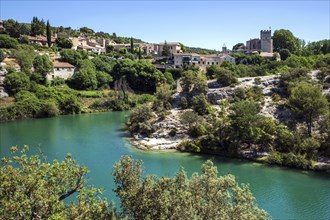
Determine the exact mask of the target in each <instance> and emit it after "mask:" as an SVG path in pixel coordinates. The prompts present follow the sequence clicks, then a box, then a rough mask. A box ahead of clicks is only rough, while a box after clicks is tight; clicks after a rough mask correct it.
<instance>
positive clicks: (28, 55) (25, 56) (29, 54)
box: [14, 45, 36, 73]
mask: <svg viewBox="0 0 330 220" xmlns="http://www.w3.org/2000/svg"><path fill="white" fill-rule="evenodd" d="M14 56H15V58H16V60H17V63H18V65H19V66H20V67H21V71H22V72H25V73H31V68H32V64H33V60H34V57H35V56H36V53H35V52H34V50H33V48H32V47H30V46H27V45H26V46H25V47H21V48H20V49H18V50H16V51H15V52H14Z"/></svg>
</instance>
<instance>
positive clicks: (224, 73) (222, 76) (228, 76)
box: [217, 68, 238, 86]
mask: <svg viewBox="0 0 330 220" xmlns="http://www.w3.org/2000/svg"><path fill="white" fill-rule="evenodd" d="M217 82H218V83H219V84H221V85H222V86H230V85H233V84H236V83H237V82H238V80H237V77H235V76H234V74H233V72H232V71H230V70H227V69H224V68H220V69H219V71H218V72H217Z"/></svg>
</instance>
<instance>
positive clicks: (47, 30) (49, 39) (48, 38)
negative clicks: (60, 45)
mask: <svg viewBox="0 0 330 220" xmlns="http://www.w3.org/2000/svg"><path fill="white" fill-rule="evenodd" d="M46 36H47V44H48V47H51V46H52V31H51V30H50V24H49V20H48V21H47V26H46Z"/></svg>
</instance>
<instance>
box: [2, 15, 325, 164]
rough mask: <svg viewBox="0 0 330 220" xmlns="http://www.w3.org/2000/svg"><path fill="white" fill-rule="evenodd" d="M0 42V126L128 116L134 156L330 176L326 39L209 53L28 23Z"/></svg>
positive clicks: (278, 33)
mask: <svg viewBox="0 0 330 220" xmlns="http://www.w3.org/2000/svg"><path fill="white" fill-rule="evenodd" d="M0 33H1V34H0V61H1V69H0V90H1V91H0V104H1V107H0V113H1V114H0V121H10V120H18V119H25V118H42V117H54V116H57V115H64V114H80V113H91V112H100V111H126V110H130V114H129V116H128V121H127V124H126V126H127V127H126V128H127V131H129V132H130V134H131V136H132V138H131V139H130V140H131V142H132V143H133V144H135V145H136V146H137V147H139V148H143V149H146V150H164V149H176V150H181V151H189V152H194V153H211V154H220V155H225V156H229V157H243V158H248V159H251V160H256V161H259V162H265V163H270V164H278V165H285V166H291V167H299V168H302V169H319V170H327V169H329V161H330V160H329V156H330V146H329V143H330V139H329V138H330V135H329V133H330V132H329V131H330V130H329V129H330V120H329V117H330V115H329V99H330V95H329V88H330V68H329V67H330V40H329V39H325V40H320V41H316V42H309V43H308V44H306V42H304V41H303V40H301V39H299V38H298V37H295V36H294V35H293V33H292V32H291V31H290V30H285V29H280V30H275V31H274V33H272V31H271V30H261V31H260V37H259V38H253V39H249V40H247V39H242V40H245V41H246V43H237V44H236V45H234V46H233V48H232V49H228V48H227V47H226V45H225V44H224V45H223V46H222V49H221V50H219V51H217V50H209V49H203V48H194V47H189V46H186V45H184V44H183V43H182V42H167V41H164V42H161V43H147V42H144V41H143V40H141V39H135V38H133V37H120V36H117V35H116V34H115V33H112V34H109V33H104V32H95V31H94V30H92V29H90V28H88V27H82V28H80V29H77V30H76V29H72V28H70V27H67V28H64V27H62V26H60V27H52V26H51V25H50V23H49V22H47V24H46V22H44V21H43V20H40V19H38V18H37V17H34V18H33V20H32V22H31V23H30V24H27V23H19V22H17V21H14V20H12V19H9V20H6V21H1V22H0ZM251 35H255V33H252V34H251Z"/></svg>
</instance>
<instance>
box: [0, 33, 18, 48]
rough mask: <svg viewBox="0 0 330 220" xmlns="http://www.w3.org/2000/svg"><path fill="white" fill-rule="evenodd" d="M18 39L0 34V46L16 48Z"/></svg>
mask: <svg viewBox="0 0 330 220" xmlns="http://www.w3.org/2000/svg"><path fill="white" fill-rule="evenodd" d="M17 46H18V41H17V40H16V39H15V38H12V37H9V36H8V35H6V34H0V48H8V49H11V48H14V49H15V48H17Z"/></svg>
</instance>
